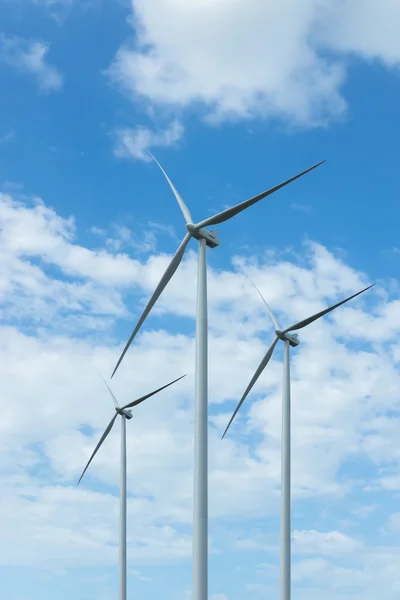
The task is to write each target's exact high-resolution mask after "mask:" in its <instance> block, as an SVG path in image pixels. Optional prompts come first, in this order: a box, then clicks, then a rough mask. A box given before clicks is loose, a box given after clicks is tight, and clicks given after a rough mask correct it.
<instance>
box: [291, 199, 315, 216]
mask: <svg viewBox="0 0 400 600" xmlns="http://www.w3.org/2000/svg"><path fill="white" fill-rule="evenodd" d="M290 208H292V209H293V210H297V211H299V212H302V213H307V214H310V213H311V211H312V208H311V206H310V205H309V204H298V203H296V202H293V204H291V205H290Z"/></svg>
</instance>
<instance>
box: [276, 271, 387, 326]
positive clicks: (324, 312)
mask: <svg viewBox="0 0 400 600" xmlns="http://www.w3.org/2000/svg"><path fill="white" fill-rule="evenodd" d="M374 285H375V284H374V283H373V284H372V285H369V286H368V287H366V288H365V289H363V290H361V292H357V294H353V295H352V296H349V297H348V298H346V299H345V300H342V301H341V302H338V303H337V304H334V305H333V306H330V307H329V308H326V309H325V310H321V312H319V313H316V314H315V315H313V316H312V317H308V319H304V320H303V321H299V322H298V323H296V324H295V325H291V326H290V327H288V328H287V329H284V331H282V334H284V333H287V332H288V331H297V330H298V329H302V328H303V327H307V325H310V323H312V322H313V321H316V320H317V319H320V318H321V317H323V316H324V315H326V314H328V313H329V312H331V311H332V310H335V308H338V306H341V305H342V304H345V303H346V302H348V301H349V300H352V299H353V298H355V297H356V296H359V295H360V294H363V293H364V292H366V291H367V290H369V289H371V288H372V287H374Z"/></svg>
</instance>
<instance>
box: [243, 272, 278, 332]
mask: <svg viewBox="0 0 400 600" xmlns="http://www.w3.org/2000/svg"><path fill="white" fill-rule="evenodd" d="M244 275H245V276H246V277H247V279H248V280H249V281H250V282H251V283H252V284H253V285H254V287H255V288H256V290H257V292H258V293H259V294H260V298H261V300H262V301H263V302H264V304H265V306H266V307H267V310H268V313H269V316H270V317H271V320H272V322H273V324H274V327H275V329H280V327H279V324H278V321H277V319H276V317H275V315H274V313H273V312H272V310H271V309H270V307H269V305H268V303H267V301H266V300H265V298H264V296H263V295H262V293H261V292H260V290H259V289H258V287H257V286H256V284H255V283H254V281H253V280H252V279H250V277H249V276H248V275H246V273H244Z"/></svg>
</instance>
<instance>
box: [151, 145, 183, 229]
mask: <svg viewBox="0 0 400 600" xmlns="http://www.w3.org/2000/svg"><path fill="white" fill-rule="evenodd" d="M147 152H148V153H149V154H150V156H151V157H152V159H153V160H154V162H155V163H156V164H157V165H158V166H159V167H160V169H161V171H162V173H163V175H164V177H165V179H166V180H167V181H168V183H169V187H170V188H171V190H172V191H173V193H174V196H175V198H176V199H177V201H178V204H179V207H180V209H181V211H182V214H183V216H184V219H185V221H186V223H192V222H193V220H192V215H191V214H190V210H189V209H188V207H187V206H186V204H185V203H184V201H183V199H182V197H181V195H180V194H179V192H178V190H177V189H176V187H175V186H174V184H173V183H172V181H171V180H170V178H169V177H168V175H167V174H166V172H165V171H164V169H163V168H162V166H161V165H160V163H159V162H158V160H157V159H156V157H155V156H154V155H153V154H152V153H151V152H150V150H148V151H147Z"/></svg>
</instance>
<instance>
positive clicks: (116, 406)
mask: <svg viewBox="0 0 400 600" xmlns="http://www.w3.org/2000/svg"><path fill="white" fill-rule="evenodd" d="M97 372H98V374H99V375H100V377H101V378H102V380H103V381H104V384H105V385H106V387H107V389H108V391H109V392H110V396H111V398H112V399H113V402H114V405H115V408H119V404H118V400H117V399H116V397H115V396H114V394H113V392H112V390H111V388H110V386H109V385H108V383H107V381H106V380H105V379H104V377H103V375H102V374H101V373H100V372H99V371H97Z"/></svg>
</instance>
